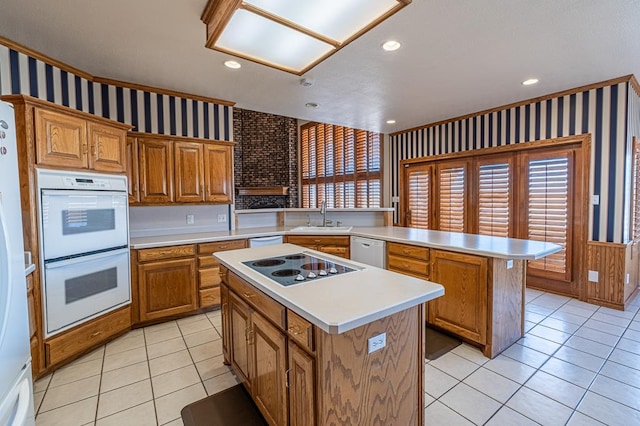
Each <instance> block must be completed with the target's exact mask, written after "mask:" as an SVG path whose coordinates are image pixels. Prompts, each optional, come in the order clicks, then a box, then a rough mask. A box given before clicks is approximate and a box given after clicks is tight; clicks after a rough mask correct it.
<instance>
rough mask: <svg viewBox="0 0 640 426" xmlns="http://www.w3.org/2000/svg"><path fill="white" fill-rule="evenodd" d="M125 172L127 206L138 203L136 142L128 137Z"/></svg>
mask: <svg viewBox="0 0 640 426" xmlns="http://www.w3.org/2000/svg"><path fill="white" fill-rule="evenodd" d="M125 170H126V172H127V192H128V194H129V204H135V203H137V202H139V201H140V193H139V188H138V184H139V181H140V180H139V178H138V141H137V140H136V138H132V137H128V138H127V145H126V147H125Z"/></svg>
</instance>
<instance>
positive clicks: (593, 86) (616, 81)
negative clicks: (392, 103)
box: [389, 74, 637, 136]
mask: <svg viewBox="0 0 640 426" xmlns="http://www.w3.org/2000/svg"><path fill="white" fill-rule="evenodd" d="M632 78H634V76H633V74H629V75H625V76H622V77H618V78H614V79H611V80H605V81H601V82H599V83H592V84H588V85H585V86H580V87H576V88H573V89H568V90H563V91H560V92H555V93H551V94H548V95H543V96H539V97H537V98H531V99H526V100H524V101H518V102H514V103H511V104H507V105H502V106H499V107H495V108H491V109H486V110H483V111H478V112H472V113H470V114H466V115H461V116H458V117H454V118H448V119H446V120H441V121H436V122H434V123H429V124H424V125H422V126H417V127H412V128H410V129H406V130H399V131H397V132H393V133H390V134H389V136H396V135H400V134H403V133H409V132H413V131H416V130H422V129H427V128H429V127H435V126H440V125H443V124H447V123H453V122H455V121H461V120H466V119H467V118H473V117H478V116H481V115H485V114H490V113H492V112H498V111H503V110H506V109H510V108H515V107H519V106H522V105H528V104H532V103H536V102H542V101H546V100H549V99H554V98H559V97H561V96H567V95H573V94H574V93H579V92H585V91H587V90H591V89H599V88H601V87H605V86H613V85H614V84H619V83H625V82H630V81H631V79H632ZM636 84H637V82H636ZM632 85H633V83H632Z"/></svg>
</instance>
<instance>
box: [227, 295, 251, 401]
mask: <svg viewBox="0 0 640 426" xmlns="http://www.w3.org/2000/svg"><path fill="white" fill-rule="evenodd" d="M229 303H230V308H229V315H230V318H231V328H230V332H231V336H230V337H231V354H232V355H231V365H233V366H234V367H235V369H236V372H237V373H238V376H239V378H240V381H241V382H242V383H244V385H245V386H246V388H247V390H248V391H249V392H251V371H250V368H249V362H250V361H249V359H250V356H251V353H250V347H249V332H250V330H251V320H250V316H251V309H250V308H249V305H247V304H246V303H245V302H243V301H242V299H240V297H239V296H237V295H236V294H235V293H233V292H230V294H229Z"/></svg>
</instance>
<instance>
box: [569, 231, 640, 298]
mask: <svg viewBox="0 0 640 426" xmlns="http://www.w3.org/2000/svg"><path fill="white" fill-rule="evenodd" d="M587 271H596V272H597V273H598V280H597V282H594V281H589V277H588V272H587V274H585V275H586V276H587V279H586V284H585V288H584V293H583V297H581V298H582V299H583V300H585V301H586V302H589V303H594V304H597V305H601V306H608V307H610V308H614V309H624V308H625V305H627V304H628V303H629V302H630V301H631V299H632V296H633V295H634V294H635V293H636V292H637V291H638V288H639V287H638V281H639V280H640V275H639V272H640V243H638V242H629V243H626V244H621V243H603V242H597V241H589V242H588V243H587Z"/></svg>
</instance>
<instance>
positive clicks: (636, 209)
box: [631, 136, 640, 242]
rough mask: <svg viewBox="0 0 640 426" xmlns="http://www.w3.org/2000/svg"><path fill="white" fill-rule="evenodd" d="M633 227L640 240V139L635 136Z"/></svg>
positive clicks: (636, 239)
mask: <svg viewBox="0 0 640 426" xmlns="http://www.w3.org/2000/svg"><path fill="white" fill-rule="evenodd" d="M633 149H634V151H633V183H634V187H633V229H632V237H631V238H633V240H634V241H636V242H638V241H640V141H638V139H637V138H636V137H635V136H634V137H633Z"/></svg>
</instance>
